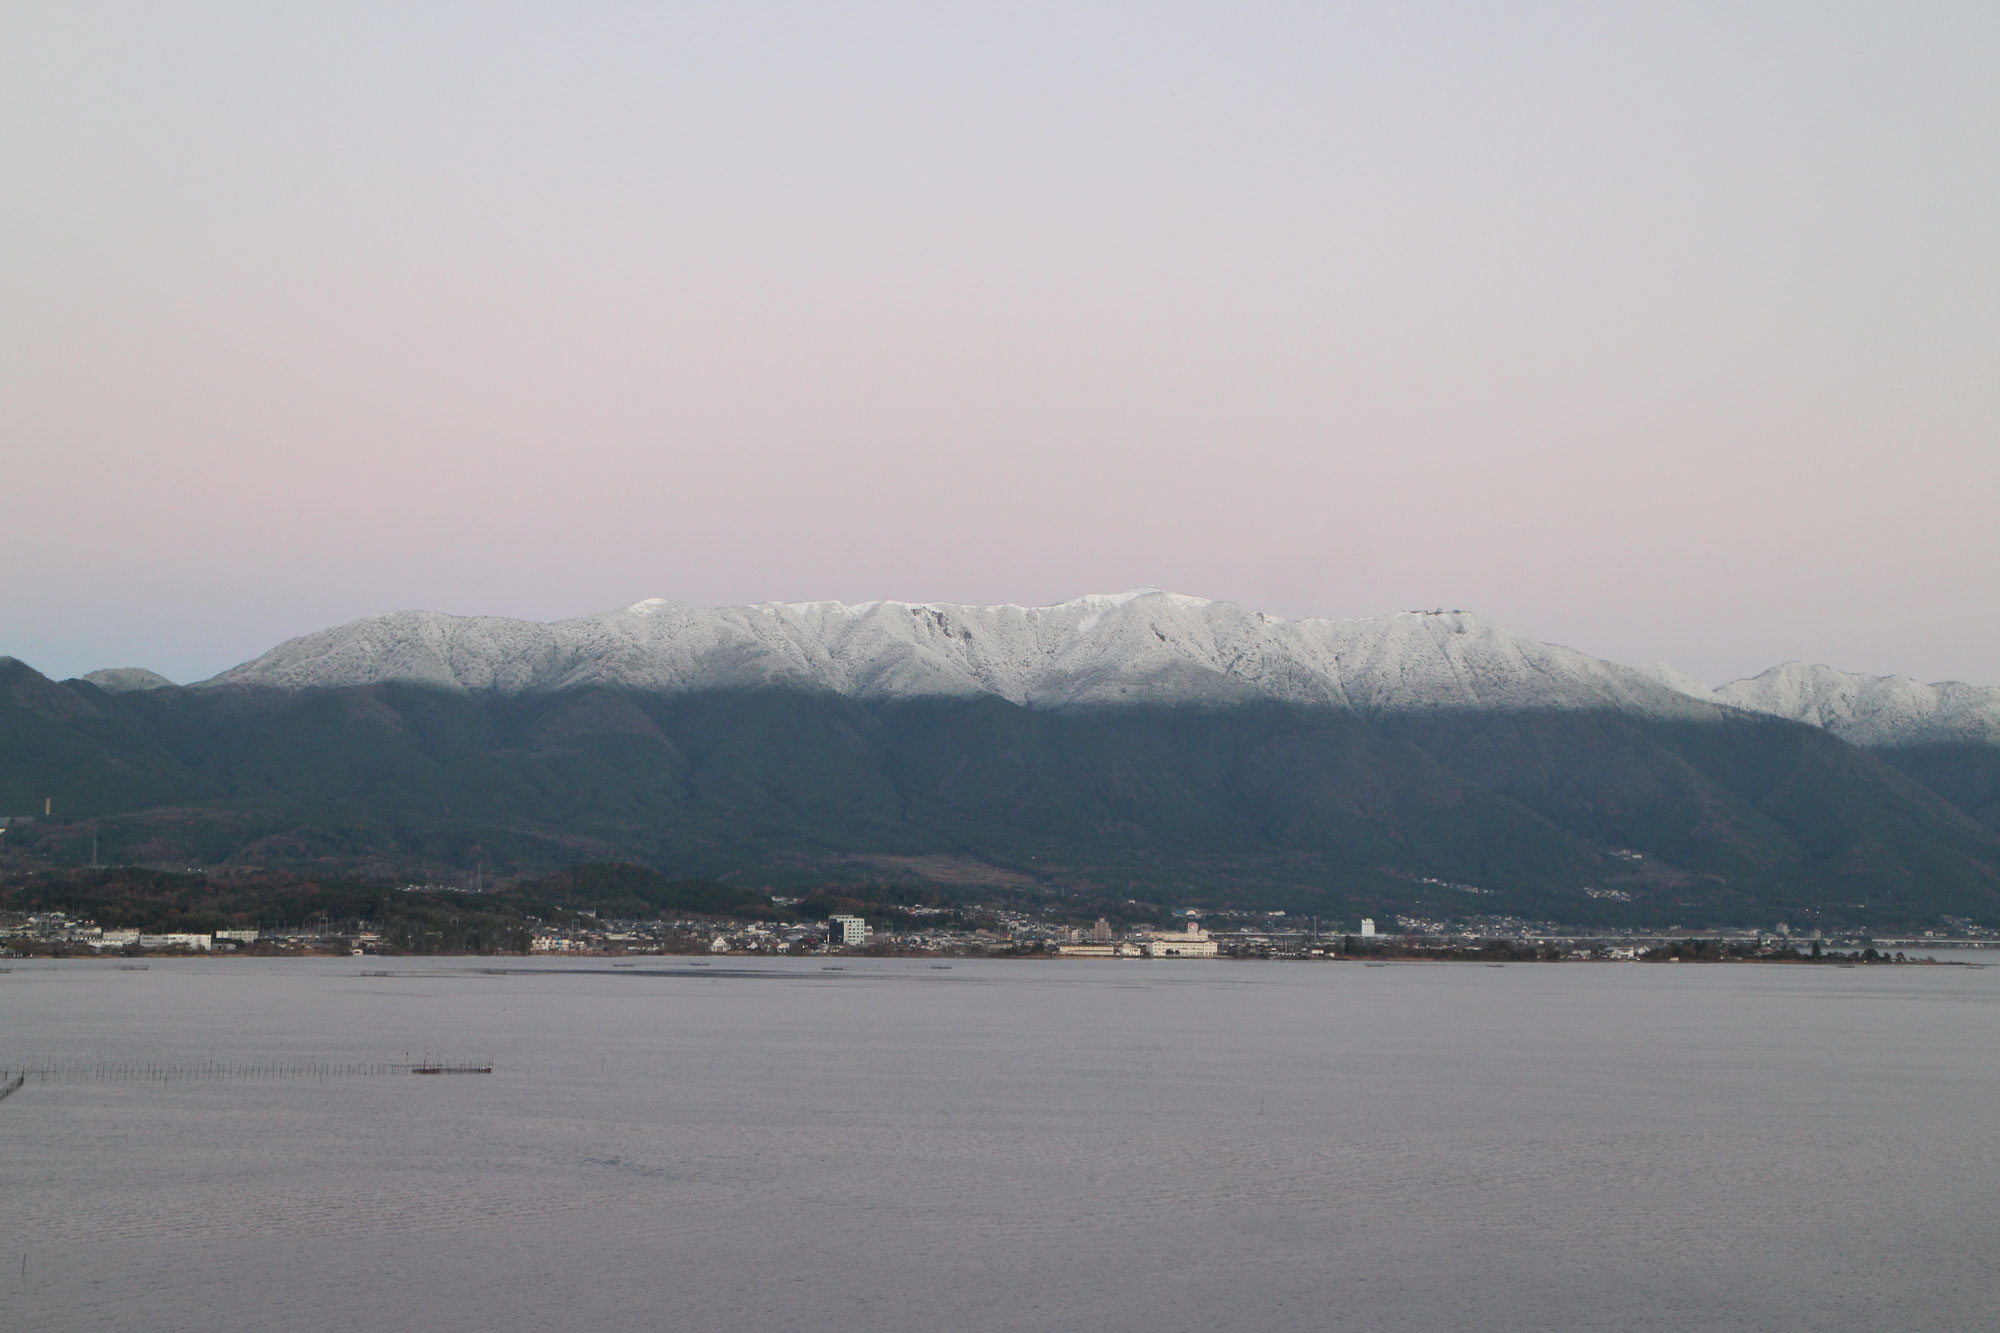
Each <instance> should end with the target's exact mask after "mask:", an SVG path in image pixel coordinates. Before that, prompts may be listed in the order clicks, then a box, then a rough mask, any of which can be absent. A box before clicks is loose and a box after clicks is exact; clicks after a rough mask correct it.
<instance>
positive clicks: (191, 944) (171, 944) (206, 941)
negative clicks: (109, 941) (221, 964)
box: [139, 932, 215, 949]
mask: <svg viewBox="0 0 2000 1333" xmlns="http://www.w3.org/2000/svg"><path fill="white" fill-rule="evenodd" d="M139 947H140V948H141V949H213V948H214V947H215V939H214V937H213V936H209V935H192V934H182V933H178V932H177V933H175V934H171V935H141V936H140V937H139Z"/></svg>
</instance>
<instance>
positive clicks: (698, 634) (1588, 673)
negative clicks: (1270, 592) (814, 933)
mask: <svg viewBox="0 0 2000 1333" xmlns="http://www.w3.org/2000/svg"><path fill="white" fill-rule="evenodd" d="M389 681H404V682H412V683H420V684H425V685H431V686H435V687H438V688H442V689H448V690H456V691H468V692H492V693H500V694H538V693H554V692H557V691H562V690H568V689H575V688H580V687H583V686H589V685H612V686H619V687H625V688H633V689H643V690H651V691H659V692H664V693H689V692H693V691H697V690H704V689H730V688H754V687H761V686H786V687H792V688H799V689H805V690H812V691H823V692H830V693H836V694H842V695H847V696H851V697H855V698H863V699H897V698H954V697H957V698H964V697H975V696H979V695H994V696H998V697H1000V698H1004V699H1007V700H1010V701H1012V702H1014V703H1018V704H1024V705H1027V706H1030V707H1036V708H1072V707H1097V706H1106V705H1118V704H1142V703H1143V704H1172V705H1187V704H1195V705H1203V704H1223V703H1231V702H1241V701H1247V700H1256V699H1268V700H1279V701H1284V702H1291V703H1305V704H1313V705H1319V706H1325V707H1332V708H1339V709H1352V710H1356V711H1361V712H1396V711H1415V710H1428V709H1526V708H1556V709H1565V710H1575V709H1611V710H1615V711H1620V712H1632V713H1638V714H1643V715H1646V716H1653V717H1685V718H1697V717H1709V718H1716V717H1722V716H1726V715H1728V713H1729V712H1730V711H1732V710H1739V709H1740V710H1747V711H1751V712H1759V713H1767V714H1771V715H1774V716H1779V717H1785V718H1790V719H1792V720H1794V721H1800V722H1806V723H1810V724H1812V725H1814V726H1820V727H1824V728H1826V729H1827V730H1829V731H1832V732H1834V733H1835V734H1837V735H1840V736H1842V737H1843V738H1845V739H1847V740H1850V741H1853V742H1855V743H1857V744H1862V745H1874V746H1880V745H1903V744H1921V743H1928V742H1934V741H1935V742H1945V741H1949V742H1967V741H1970V742H1976V743H1981V744H1994V745H2000V689H1988V688H1983V687H1980V686H1973V685H1962V684H1957V683H1947V684H1942V685H1923V684H1920V683H1918V682H1916V681H1910V680H1905V679H1903V678H1900V677H1878V676H1857V675H1851V674H1849V673H1845V672H1839V671H1835V670H1833V669H1832V668H1830V667H1816V666H1808V665H1805V664H1801V663H1791V664H1788V665H1786V666H1783V667H1778V668H1774V669H1773V670H1772V671H1768V672H1765V673H1764V674H1763V675H1761V676H1757V677H1755V678H1753V679H1750V680H1742V681H1735V682H1732V683H1731V684H1728V685H1725V686H1722V687H1721V688H1720V689H1715V690H1711V689H1709V688H1708V687H1707V686H1706V685H1704V684H1703V683H1702V682H1700V681H1698V680H1696V679H1694V678H1693V677H1692V676H1689V675H1687V674H1686V673H1685V672H1682V671H1679V670H1676V669H1675V668H1673V667H1671V666H1667V665H1664V664H1652V665H1638V666H1628V665H1622V664H1619V663H1613V662H1607V661H1603V660H1601V659H1598V658H1595V657H1591V656H1589V655H1588V654H1585V653H1581V652H1577V651H1576V650H1574V649H1570V648H1565V647H1561V646H1559V645H1555V644H1549V643H1543V642H1541V641H1539V640H1535V639H1530V638H1526V637H1523V636H1520V635H1515V634H1511V633H1509V632H1508V631H1506V630H1504V629H1502V628H1500V627H1499V626H1497V625H1494V624H1492V623H1491V622H1489V621H1486V620H1483V619H1481V618H1480V617H1478V616H1476V615H1472V614H1471V613H1469V612H1464V611H1441V610H1439V611H1405V612H1399V613H1396V614H1394V615H1388V616H1378V617H1371V618H1362V619H1351V620H1286V619H1283V618H1281V617H1278V616H1271V615H1266V614H1264V613H1262V612H1258V611H1252V610H1249V609H1247V608H1244V607H1241V606H1237V605H1234V604H1232V603H1229V602H1216V601H1209V600H1206V599H1204V598H1199V597H1189V596H1186V595H1183V594H1179V593H1171V592H1165V591H1163V590H1161V589H1157V588H1136V589H1131V590H1128V591H1126V592H1122V593H1111V594H1092V595H1088V596H1084V597H1078V598H1073V599H1071V600H1069V601H1066V602H1058V603H1055V604H1053V605H1049V606H1032V607H1031V606H1016V605H1011V604H1009V605H999V606H973V605H961V604H955V603H936V602H898V601H873V602H860V603H844V602H834V601H816V602H760V603H756V604H754V605H748V606H727V607H714V608H709V607H697V606H691V605H689V604H687V603H683V602H674V601H670V600H667V599H664V598H649V599H646V600H644V601H640V602H634V603H633V604H631V605H630V606H627V607H624V608H622V609H620V610H616V611H610V612H606V613H604V614H601V615H594V616H581V617H577V618H575V619H572V620H561V621H555V622H552V623H540V622H533V621H524V620H510V619H506V618H502V617H490V616H450V615H442V614H439V613H436V612H428V611H403V612H397V613H395V614H392V615H385V616H375V617H371V618H369V619H366V620H359V621H355V622H353V623H352V624H348V625H342V626H337V627H335V628H331V629H325V630H320V631H318V632H316V633H312V634H307V635H304V636H302V637H300V638H297V639H293V640H291V641H289V642H287V643H284V644H280V645H279V646H278V647H276V648H274V649H272V650H271V651H270V652H268V653H265V654H264V655H263V656H261V657H259V658H257V659H255V660H254V661H250V662H246V663H244V664H243V665H241V666H238V667H235V668H232V669H231V670H229V671H225V672H223V673H222V674H221V675H219V676H216V677H214V678H213V679H212V680H209V681H205V682H202V683H203V684H204V685H208V686H217V685H259V686H267V687H273V688H278V689H285V690H313V689H329V688H337V687H342V686H352V685H365V684H376V683H383V682H389Z"/></svg>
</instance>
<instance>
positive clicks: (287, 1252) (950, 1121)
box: [0, 958, 2000, 1331]
mask: <svg viewBox="0 0 2000 1333" xmlns="http://www.w3.org/2000/svg"><path fill="white" fill-rule="evenodd" d="M11 966H12V971H11V972H9V973H8V974H6V975H4V976H0V1065H6V1064H12V1065H21V1064H24V1063H38V1062H43V1061H48V1062H63V1061H72V1060H79V1059H111V1060H116V1059H130V1060H142V1059H154V1060H172V1059H182V1060H197V1059H218V1060H225V1061H233V1062H237V1063H240V1064H250V1063H256V1062H271V1061H282V1060H296V1059H316V1060H324V1061H393V1060H398V1059H402V1058H404V1057H405V1055H406V1054H408V1055H412V1056H421V1055H424V1054H431V1055H437V1056H447V1057H467V1056H472V1057H485V1058H490V1059H491V1060H492V1061H493V1062H494V1064H495V1066H496V1072H495V1073H494V1074H493V1075H491V1076H483V1077H482V1076H471V1077H457V1078H418V1077H410V1076H407V1075H405V1076H398V1077H375V1078H346V1079H321V1080H313V1079H286V1080H271V1081H251V1082H244V1081H193V1082H173V1083H164V1084H162V1083H157V1082H141V1083H58V1084H34V1083H31V1084H29V1085H28V1086H27V1087H25V1088H24V1089H23V1090H22V1091H21V1092H20V1093H18V1094H16V1095H15V1096H14V1097H13V1098H11V1099H9V1100H8V1101H6V1102H4V1103H0V1327H7V1328H22V1329H28V1328H34V1329H40V1330H69V1329H79V1330H80V1329H114V1330H115V1329H149V1330H150V1329H182V1328H186V1329H197V1328H199V1329H215V1330H239V1329H240V1330H252V1329H259V1330H261V1329H296V1330H319V1329H342V1330H351V1329H356V1328H363V1329H366V1328H402V1327H424V1328H427V1329H436V1330H461V1329H462V1330H482V1331H491V1330H507V1329H536V1330H541V1329H628V1328H648V1327H657V1328H674V1329H747V1330H763V1329H843V1328H856V1329H860V1328H867V1329H884V1330H919V1329H921V1330H935V1329H941V1328H972V1329H979V1328H993V1329H1002V1328H1004V1329H1052V1330H1053V1329H1079V1328H1093V1329H1104V1330H1127V1329H1130V1330H1140V1329H1145V1330H1161V1329H1165V1330H1174V1329H1186V1330H1195V1329H1274V1330H1286V1329H1301V1330H1303V1329H1325V1328H1341V1329H1357V1330H1412V1331H1414V1330H1435V1329H1454V1328H1467V1329H1470V1328H1478V1329H1499V1330H1513V1329H1520V1330H1527V1329H1537V1330H1540V1329H1551V1328H1603V1327H1622V1328H1633V1329H1654V1328H1658V1329H1667V1328H1674V1329H1688V1328H1702V1329H1744V1330H1749V1329H1758V1330H1767V1329H1802V1330H1803V1329H1814V1330H1822V1329H1884V1328H1898V1329H1931V1328H1936V1329H1946V1328H1970V1327H1983V1326H1985V1325H1986V1321H1987V1320H1988V1319H1989V1318H1990V1317H1991V1312H1992V1311H1993V1310H1994V1309H1996V1308H2000V1278H1997V1277H1996V1271H2000V1268H1996V1265H1995V1262H1994V1258H1993V1256H1994V1255H1996V1254H2000V1134H1996V1132H1995V1131H1996V1129H2000V969H1991V970H1979V969H1968V968H1958V967H1950V968H1946V967H1936V968H1918V967H1906V968H1900V969H1898V968H1854V969H1836V968H1827V967H1817V968H1807V967H1777V966H1765V967H1757V966H1705V967H1703V966H1680V967H1672V966H1640V965H1614V964H1602V965H1586V964H1576V965H1569V964H1564V965H1541V966H1534V965H1518V964H1517V965H1513V966H1509V967H1504V968H1496V967H1484V966H1480V965H1477V964H1472V965H1450V964H1412V965H1403V966H1389V967H1362V966H1358V965H1354V964H1285V963H1264V964H1233V963H1226V962H1122V961H1083V960H1072V961H1067V962H1012V961H1009V962H992V963H968V962H959V963H955V964H954V965H953V966H952V967H951V968H950V969H949V970H943V969H939V968H934V967H932V966H929V965H927V964H926V963H924V962H921V961H914V962H913V961H863V960H849V961H846V962H845V963H843V964H842V970H841V971H838V972H833V971H825V970H823V968H824V967H825V966H826V965H825V964H824V963H823V962H821V961H820V960H786V961H778V962H768V963H749V964H744V963H742V962H740V961H736V960H717V961H716V962H715V963H714V964H713V965H712V966H710V967H706V968H697V967H692V966H689V965H687V964H685V963H683V962H681V961H679V960H663V961H660V962H650V961H649V962H647V963H644V964H641V965H640V966H638V967H633V968H613V967H611V966H610V965H609V964H608V963H606V962H601V961H588V962H563V963H540V962H536V963H526V962H508V963H501V964H498V966H499V967H500V968H501V969H502V970H499V971H487V970H482V969H485V968H492V967H494V966H496V964H495V963H494V960H469V959H467V960H447V961H441V962H438V963H435V964H427V963H423V962H422V961H420V960H378V959H367V960H362V959H354V960H331V959H329V960H270V961H265V960H255V959H226V958H221V959H213V960H186V961H167V960H157V961H154V962H152V963H151V965H150V966H149V967H148V968H147V970H145V971H143V972H136V971H119V970H116V968H115V966H114V965H113V964H111V963H109V962H108V961H92V962H77V963H53V964H52V963H21V962H17V963H14V964H12V965H11ZM381 970H389V971H391V972H392V973H393V974H392V975H389V976H370V975H364V974H365V973H368V972H374V971H381ZM23 1255H25V1257H26V1264H27V1271H26V1274H25V1275H23V1274H22V1273H21V1272H20V1268H21V1262H22V1257H23Z"/></svg>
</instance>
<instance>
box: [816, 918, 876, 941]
mask: <svg viewBox="0 0 2000 1333" xmlns="http://www.w3.org/2000/svg"><path fill="white" fill-rule="evenodd" d="M826 925H827V943H829V944H866V943H868V936H869V934H870V933H871V932H870V931H869V929H868V923H867V922H866V921H864V920H862V919H861V918H860V917H858V916H836V917H832V918H830V919H828V921H827V923H826Z"/></svg>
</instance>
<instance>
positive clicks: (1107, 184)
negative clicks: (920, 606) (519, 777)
mask: <svg viewBox="0 0 2000 1333" xmlns="http://www.w3.org/2000/svg"><path fill="white" fill-rule="evenodd" d="M577 8H582V9H584V10H586V11H587V12H586V13H585V14H584V15H583V16H579V15H577V14H575V13H573V12H570V11H571V10H573V9H577ZM1697 11H1699V12H1697ZM1996 69H2000V6H1994V5H1992V4H1983V3H1982V4H1963V5H1931V6H1924V7H1921V8H1913V7H1910V6H1892V5H1889V4H1870V5H1842V4H1832V3H1825V2H1823V0H1822V2H1819V3H1810V4H1807V3H1800V4H1761V5H1760V4H1745V5H1737V6H1727V7H1696V6H1686V5H1678V4H1676V5H1664V4H1663V5H1630V6H1607V5H1602V4H1574V5H1536V6H1496V5H1431V6H1426V5H1422V4H1413V3H1380V4H1352V5H1333V4H1318V3H1315V4H1303V3H1301V4H1257V3H1232V4H1227V5H1222V4H1209V5H1181V4H1162V3H1149V4H1143V5H1141V4H1129V5H1090V4H1082V3H1074V2H1072V3H1064V4H1059V5H1058V4H1051V5H1035V4H1022V3H1009V4H1004V5H1002V4H993V5H972V6H947V5H938V4H935V3H924V4H915V3H912V4H906V5H894V4H884V5H862V6H844V7H841V8H840V12H839V13H837V14H836V13H833V12H831V10H830V7H827V6H819V5H803V4H800V5H759V4H754V3H732V4H729V5H710V6H675V5H621V4H600V5H590V6H558V5H554V4H546V5H496V4H487V3H481V4H463V5H450V4H432V5H407V4H383V5H366V4H356V3H341V4H331V3H327V4H315V3H298V4H288V5H281V6H271V5H249V4H244V5H230V4H211V5H204V6H200V7H183V6H160V5H157V4H131V5H104V4H92V3H87V2H79V0H64V2H62V3H29V2H26V0H16V2H15V3H11V4H9V5H7V6H6V7H5V8H4V9H0V167H3V168H4V169H0V556H4V558H5V562H6V568H7V571H8V577H7V579H6V582H5V584H4V585H0V652H4V653H11V654H13V655H15V656H18V657H21V658H24V659H26V660H27V661H29V662H30V663H32V664H33V665H35V666H37V667H39V668H41V669H43V670H45V671H49V672H51V673H52V674H57V675H67V674H73V673H78V672H82V671H85V670H88V669H91V668H93V667H98V666H108V665H143V666H150V667H153V668H155V669H157V670H161V671H164V672H166V673H167V674H169V675H171V676H174V677H175V678H177V679H190V678H196V677H200V676H205V675H207V674H210V673H212V672H214V671H216V670H219V669H221V668H223V667H225V666H228V665H230V664H232V663H234V662H236V661H239V660H241V659H243V658H246V657H248V656H251V655H253V654H255V653H256V652H259V651H261V650H263V649H264V648H266V647H269V646H270V645H272V644H274V643H276V642H277V641H279V640H281V639H283V638H286V637H288V636H290V635H293V634H297V633H301V632H304V631H307V630H310V629H314V628H318V627H320V626H323V625H327V624H331V623H336V622H339V621H344V620H348V619H352V618H355V617H357V616H362V615H367V614H372V613H375V612H379V611H387V610H394V609H400V608H410V607H421V608H427V609H434V610H443V611H455V612H467V613H494V614H505V615H518V616H527V617H532V618H537V619H550V618H555V617H559V616H564V615H573V614H581V613H585V612H589V611H596V610H603V609H607V608H610V607H613V606H617V605H621V604H623V603H626V602H630V601H634V600H637V599H638V598H641V597H648V596H662V597H670V598H676V599H681V600H686V601H691V602H697V603H709V604H716V603H725V602H738V601H754V600H764V599H787V600H793V599H802V598H815V597H836V598H842V599H847V600H863V599H871V598H877V597H899V598H907V599H938V600H955V601H972V602H985V601H1014V602H1042V601H1054V600H1059V599H1062V598H1065V597H1069V596H1074V595H1076V594H1079V593H1083V592H1090V591H1111V590H1116V589H1119V588H1124V587H1128V586H1132V585H1135V584H1157V585H1160V586H1165V587H1170V588H1174V589H1176V590H1179V591H1185V592H1191V593H1198V594H1202V595H1205V596H1211V597H1221V598H1228V599H1231V600H1236V601H1241V602H1245V603H1248V604H1250V605H1253V606H1256V607H1259V608H1261V609H1264V610H1267V611H1271V612H1274V613H1277V614H1282V615H1288V616H1309V615H1311V616H1347V615H1372V614H1378V613H1382V612H1386V611H1393V610H1397V609H1402V608H1407V607H1418V606H1421V607H1429V606H1452V607H1464V608H1467V609H1470V610H1474V611H1477V612H1479V613H1480V614H1482V615H1485V616H1487V617H1489V618H1491V619H1494V620H1497V621H1499V622H1500V623H1502V624H1504V625H1506V626H1508V627H1509V628H1512V629H1514V630H1517V631H1519V632H1522V633H1527V634H1533V635H1536V636H1539V637H1542V638H1547V639H1552V640H1555V641H1558V642H1563V643H1568V644H1571V645H1572V646H1575V647H1577V648H1581V649H1584V650H1585V651H1588V652H1592V653H1597V654H1600V655H1602V656H1607V657H1612V658H1618V659H1623V660H1647V661H1651V660H1665V661H1670V662H1673V663H1675V664H1677V665H1679V666H1682V667H1684V668H1686V669H1688V670H1691V671H1693V672H1695V673H1696V674H1697V675H1700V676H1703V677H1704V678H1706V679H1709V680H1711V681H1720V680H1724V679H1728V678H1730V677H1733V676H1738V675H1744V674H1749V673H1752V672H1755V671H1758V670H1761V669H1763V668H1764V667H1767V666H1770V665H1773V664H1775V663H1777V662H1779V661H1782V660H1786V659H1789V658H1806V659H1810V660H1817V661H1825V662H1829V663H1832V664H1834V665H1837V666H1841V667H1845V668H1848V669H1851V670H1865V671H1879V672H1895V673H1901V674H1910V675H1916V676H1919V677H1922V678H1925V679H1938V678H1946V677H1956V678H1960V679H1969V680H1974V681H1978V682H1981V683H1987V684H2000V616H1996V615H1995V599H1994V595H1993V587H1994V583H1995V575H1996V572H2000V524H1996V521H1995V516H1996V510H2000V504H1996V501H2000V257H1996V249H2000V247H1996V246H1995V243H1994V238H1996V237H2000V79H1996V78H1995V77H1994V71H1995V70H1996Z"/></svg>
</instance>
